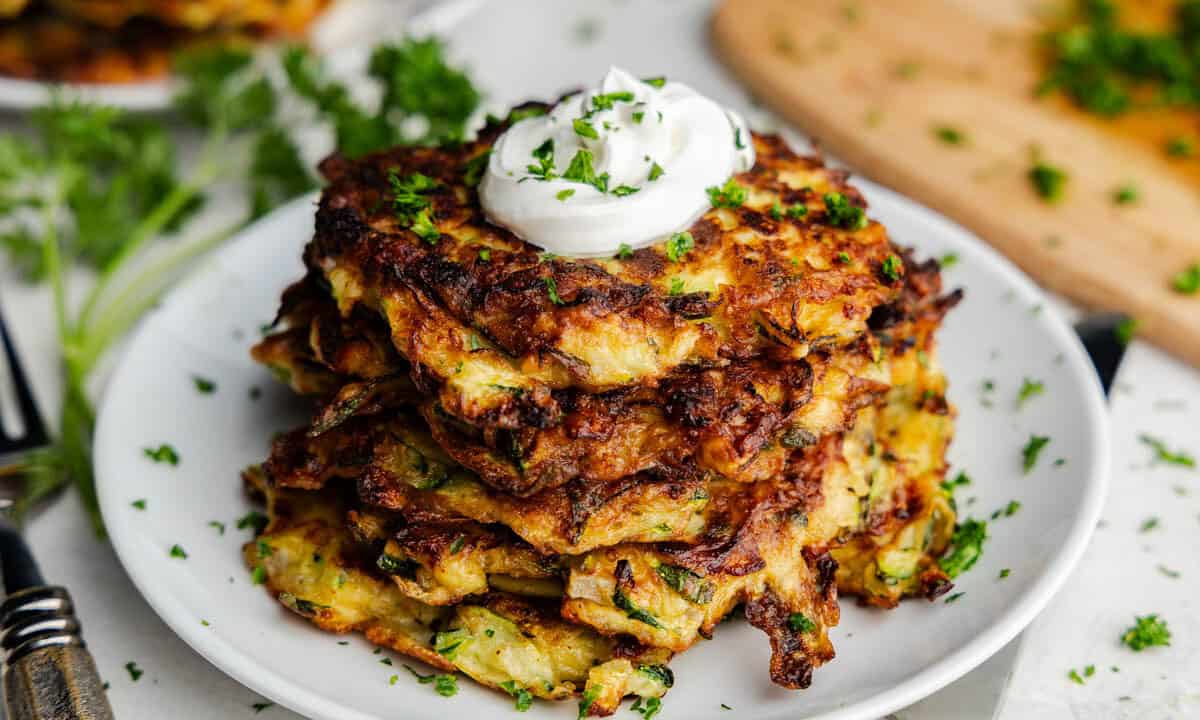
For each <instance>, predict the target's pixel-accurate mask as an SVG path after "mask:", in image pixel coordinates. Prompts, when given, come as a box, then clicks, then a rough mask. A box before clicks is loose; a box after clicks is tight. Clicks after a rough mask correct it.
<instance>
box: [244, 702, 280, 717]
mask: <svg viewBox="0 0 1200 720" xmlns="http://www.w3.org/2000/svg"><path fill="white" fill-rule="evenodd" d="M250 707H251V708H253V709H254V714H255V715H257V714H259V713H260V712H262V711H263V710H266V709H267V708H272V707H275V703H273V702H256V703H254V704H253V705H251V706H250Z"/></svg>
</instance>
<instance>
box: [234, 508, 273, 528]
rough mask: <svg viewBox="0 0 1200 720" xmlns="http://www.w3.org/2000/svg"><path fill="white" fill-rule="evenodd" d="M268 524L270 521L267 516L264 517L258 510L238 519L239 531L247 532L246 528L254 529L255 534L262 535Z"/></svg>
mask: <svg viewBox="0 0 1200 720" xmlns="http://www.w3.org/2000/svg"><path fill="white" fill-rule="evenodd" d="M268 522H270V520H269V518H267V516H266V515H263V514H262V513H260V512H258V511H257V510H251V511H250V512H248V513H246V514H245V515H243V516H241V517H240V518H238V521H237V529H238V530H245V529H246V528H252V529H253V530H254V532H255V533H260V532H262V531H263V530H264V529H266V527H267V523H268Z"/></svg>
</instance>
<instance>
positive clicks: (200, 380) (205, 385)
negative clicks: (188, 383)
mask: <svg viewBox="0 0 1200 720" xmlns="http://www.w3.org/2000/svg"><path fill="white" fill-rule="evenodd" d="M192 384H193V385H195V386H196V392H198V393H200V394H201V395H212V394H213V393H215V392H216V391H217V384H216V383H215V382H213V381H212V380H209V379H208V378H205V377H200V376H199V375H193V376H192Z"/></svg>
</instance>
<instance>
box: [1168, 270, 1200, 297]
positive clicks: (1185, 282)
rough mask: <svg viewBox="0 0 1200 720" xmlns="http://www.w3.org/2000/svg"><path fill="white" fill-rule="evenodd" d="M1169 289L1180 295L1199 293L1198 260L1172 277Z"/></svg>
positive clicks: (1199, 274) (1199, 273)
mask: <svg viewBox="0 0 1200 720" xmlns="http://www.w3.org/2000/svg"><path fill="white" fill-rule="evenodd" d="M1171 289H1172V290H1174V291H1175V292H1177V293H1180V294H1181V295H1195V294H1196V293H1200V262H1198V263H1193V264H1192V265H1190V266H1188V267H1187V268H1184V269H1183V270H1180V271H1179V273H1177V274H1176V275H1175V276H1174V277H1172V278H1171Z"/></svg>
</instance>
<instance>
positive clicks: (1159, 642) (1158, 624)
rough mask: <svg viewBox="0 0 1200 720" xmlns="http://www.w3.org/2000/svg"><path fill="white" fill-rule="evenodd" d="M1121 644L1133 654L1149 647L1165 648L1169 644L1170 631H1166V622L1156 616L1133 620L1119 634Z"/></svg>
mask: <svg viewBox="0 0 1200 720" xmlns="http://www.w3.org/2000/svg"><path fill="white" fill-rule="evenodd" d="M1121 643H1122V644H1124V645H1125V646H1126V647H1128V648H1129V649H1130V650H1133V651H1134V652H1141V651H1142V650H1145V649H1146V648H1149V647H1156V646H1167V645H1170V644H1171V631H1170V630H1168V629H1167V621H1166V620H1163V619H1161V618H1159V617H1158V614H1157V613H1156V614H1151V615H1145V616H1139V617H1136V618H1134V624H1133V626H1132V627H1130V628H1129V629H1128V630H1126V631H1125V632H1124V633H1122V634H1121Z"/></svg>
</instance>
